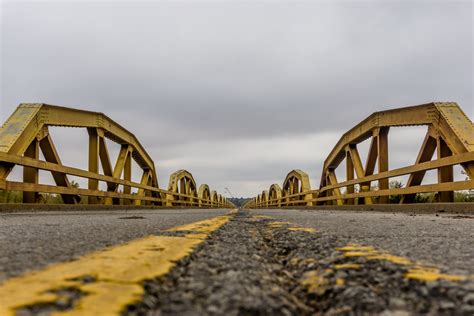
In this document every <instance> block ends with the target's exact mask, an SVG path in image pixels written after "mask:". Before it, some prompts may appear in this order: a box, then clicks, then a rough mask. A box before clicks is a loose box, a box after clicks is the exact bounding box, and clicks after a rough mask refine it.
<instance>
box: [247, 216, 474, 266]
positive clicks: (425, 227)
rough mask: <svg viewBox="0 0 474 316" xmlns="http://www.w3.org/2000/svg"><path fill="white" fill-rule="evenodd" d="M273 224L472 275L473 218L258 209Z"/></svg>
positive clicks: (473, 252) (473, 250) (473, 261)
mask: <svg viewBox="0 0 474 316" xmlns="http://www.w3.org/2000/svg"><path fill="white" fill-rule="evenodd" d="M255 214H257V215H268V216H271V217H273V218H275V219H276V220H280V221H289V222H292V223H295V224H298V225H300V226H304V227H312V228H315V229H317V230H318V231H319V232H320V233H321V234H324V235H328V236H333V237H334V238H337V239H338V240H339V241H340V242H341V243H347V242H356V243H360V244H365V245H370V246H373V247H376V248H379V249H384V250H388V251H390V252H392V253H395V254H397V255H401V256H405V257H409V258H412V259H416V260H418V261H423V262H427V263H434V264H437V265H438V266H440V267H443V268H445V269H449V270H450V271H452V272H453V273H466V274H474V242H473V240H474V215H473V214H471V215H467V214H465V215H460V214H417V213H415V212H407V213H387V212H383V213H382V212H374V211H370V212H362V211H358V212H351V211H337V212H334V211H325V210H324V211H314V210H313V211H311V210H278V209H277V210H257V211H255Z"/></svg>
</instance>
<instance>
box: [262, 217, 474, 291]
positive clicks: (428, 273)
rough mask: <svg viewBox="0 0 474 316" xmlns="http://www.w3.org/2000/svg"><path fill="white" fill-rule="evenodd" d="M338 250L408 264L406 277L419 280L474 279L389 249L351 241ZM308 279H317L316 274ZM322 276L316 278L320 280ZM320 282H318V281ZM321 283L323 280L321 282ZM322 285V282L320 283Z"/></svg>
mask: <svg viewBox="0 0 474 316" xmlns="http://www.w3.org/2000/svg"><path fill="white" fill-rule="evenodd" d="M290 225H294V224H292V223H290V222H277V221H275V222H271V223H269V224H268V226H269V227H271V228H281V227H283V226H290ZM287 229H288V230H294V231H295V230H301V231H307V232H316V231H317V230H315V229H314V228H309V227H289V228H287ZM336 250H338V251H341V252H342V253H343V254H344V256H345V257H346V258H348V259H350V258H354V257H364V258H365V259H367V260H378V261H387V262H391V263H394V264H397V265H401V266H406V267H408V271H407V273H405V275H404V277H405V278H406V279H411V280H417V281H422V282H432V281H438V280H448V281H454V282H456V281H464V280H467V279H474V276H472V275H471V276H466V275H457V274H448V273H441V270H440V269H438V268H436V267H431V266H427V265H424V264H420V263H417V262H414V261H412V260H410V259H409V258H406V257H401V256H396V255H393V254H390V253H389V252H387V251H383V250H377V249H375V248H374V247H372V246H362V245H359V244H355V243H349V244H347V245H346V246H344V247H338V248H336ZM360 267H361V265H360V264H358V263H346V264H339V265H336V269H358V268H360ZM310 276H312V277H311V278H308V280H313V281H314V279H315V277H314V275H310ZM319 278H320V276H319V275H318V277H317V278H316V279H317V280H319V281H320V279H319ZM308 282H309V281H308ZM316 283H318V282H316ZM319 283H321V282H319ZM319 285H320V284H319Z"/></svg>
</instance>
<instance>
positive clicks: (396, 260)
mask: <svg viewBox="0 0 474 316" xmlns="http://www.w3.org/2000/svg"><path fill="white" fill-rule="evenodd" d="M367 260H383V261H388V262H392V263H395V264H399V265H410V264H413V262H411V260H410V259H408V258H405V257H400V256H394V255H391V254H387V253H383V254H379V255H373V256H367Z"/></svg>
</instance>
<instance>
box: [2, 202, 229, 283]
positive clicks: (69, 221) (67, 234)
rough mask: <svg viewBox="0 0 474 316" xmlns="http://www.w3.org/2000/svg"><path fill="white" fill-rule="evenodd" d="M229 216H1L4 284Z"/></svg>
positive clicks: (195, 213)
mask: <svg viewBox="0 0 474 316" xmlns="http://www.w3.org/2000/svg"><path fill="white" fill-rule="evenodd" d="M226 212H228V210H224V209H222V210H216V209H209V210H207V209H192V210H177V209H175V210H156V209H155V210H129V211H84V212H77V211H64V212H56V211H55V212H28V213H19V212H16V213H0V282H1V281H2V280H4V279H6V278H9V277H12V276H15V275H18V274H20V273H22V272H25V271H27V270H32V269H39V268H42V267H44V266H46V265H48V264H50V263H53V262H62V261H67V260H70V259H73V258H76V257H78V256H80V255H83V254H85V253H88V252H91V251H94V250H98V249H101V248H104V247H108V246H112V245H117V244H121V243H124V242H126V241H129V240H131V239H136V238H140V237H143V236H147V235H151V234H154V233H157V232H159V231H160V230H164V229H168V228H171V227H174V226H178V225H183V224H187V223H191V222H195V221H199V220H203V219H207V218H211V217H215V216H218V215H221V214H224V213H226Z"/></svg>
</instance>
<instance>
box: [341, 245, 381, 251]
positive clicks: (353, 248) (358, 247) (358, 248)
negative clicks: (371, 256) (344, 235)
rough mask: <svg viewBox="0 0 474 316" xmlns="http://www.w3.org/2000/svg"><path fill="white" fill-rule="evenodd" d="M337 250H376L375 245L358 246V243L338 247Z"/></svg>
mask: <svg viewBox="0 0 474 316" xmlns="http://www.w3.org/2000/svg"><path fill="white" fill-rule="evenodd" d="M336 250H339V251H358V252H362V251H363V252H373V251H375V249H374V247H370V246H358V245H354V244H349V245H347V246H345V247H339V248H336Z"/></svg>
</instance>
